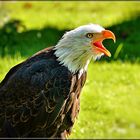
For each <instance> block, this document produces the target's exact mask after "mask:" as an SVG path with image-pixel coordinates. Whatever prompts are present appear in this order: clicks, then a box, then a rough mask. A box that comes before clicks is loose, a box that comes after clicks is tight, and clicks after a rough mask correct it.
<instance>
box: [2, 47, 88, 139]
mask: <svg viewBox="0 0 140 140" xmlns="http://www.w3.org/2000/svg"><path fill="white" fill-rule="evenodd" d="M78 75H79V72H77V73H76V74H72V73H71V72H70V71H69V70H68V68H66V67H65V66H63V65H61V64H60V63H59V62H58V61H57V57H56V56H55V55H54V50H53V49H52V48H50V49H44V50H42V51H40V52H38V53H37V54H35V55H33V56H32V57H31V58H29V59H27V60H26V61H24V62H22V63H20V64H18V65H17V66H15V67H13V68H12V69H11V70H10V71H9V72H8V73H7V75H6V76H5V78H4V80H3V81H2V82H1V83H0V136H1V137H61V138H62V137H65V135H66V134H68V133H70V131H71V128H72V126H73V124H74V121H75V118H76V116H77V114H78V112H79V108H80V106H79V105H80V99H79V95H80V92H81V89H82V87H83V85H84V83H85V80H86V72H85V73H83V74H82V75H81V77H80V78H78Z"/></svg>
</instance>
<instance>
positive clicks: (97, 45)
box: [93, 41, 111, 57]
mask: <svg viewBox="0 0 140 140" xmlns="http://www.w3.org/2000/svg"><path fill="white" fill-rule="evenodd" d="M93 44H94V46H96V49H97V51H99V52H102V53H104V54H105V55H106V56H109V57H110V56H111V53H110V52H109V51H108V50H107V49H106V48H105V47H104V46H103V44H102V42H101V41H97V42H94V43H93Z"/></svg>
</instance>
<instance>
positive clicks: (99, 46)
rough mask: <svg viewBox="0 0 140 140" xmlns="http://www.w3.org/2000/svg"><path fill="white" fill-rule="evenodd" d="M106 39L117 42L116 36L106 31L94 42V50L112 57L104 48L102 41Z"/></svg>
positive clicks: (98, 35)
mask: <svg viewBox="0 0 140 140" xmlns="http://www.w3.org/2000/svg"><path fill="white" fill-rule="evenodd" d="M104 39H113V41H114V42H115V41H116V38H115V35H114V33H113V32H111V31H109V30H104V31H102V32H101V33H100V34H97V37H96V39H94V41H93V42H92V45H93V49H94V50H95V51H96V52H97V53H104V54H105V55H106V56H109V57H111V53H110V52H109V51H108V50H107V49H106V48H105V47H104V46H103V44H102V41H103V40H104Z"/></svg>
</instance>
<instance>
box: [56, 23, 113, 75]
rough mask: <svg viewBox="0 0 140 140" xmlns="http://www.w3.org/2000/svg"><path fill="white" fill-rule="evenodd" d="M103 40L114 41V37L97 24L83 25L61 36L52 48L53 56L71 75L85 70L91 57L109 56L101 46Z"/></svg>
mask: <svg viewBox="0 0 140 140" xmlns="http://www.w3.org/2000/svg"><path fill="white" fill-rule="evenodd" d="M104 39H113V40H114V41H115V35H114V34H113V33H112V32H111V31H109V30H105V29H104V28H103V27H101V26H100V25H97V24H88V25H83V26H80V27H78V28H76V29H74V30H71V31H69V32H66V33H65V34H64V35H63V37H62V38H61V40H60V41H59V42H58V43H57V45H56V46H55V48H54V49H55V50H56V51H55V55H56V56H57V57H58V61H60V63H61V64H63V65H64V66H66V67H68V69H69V70H70V71H71V72H73V73H75V72H77V71H79V70H86V69H87V66H88V64H89V61H90V59H91V58H92V57H93V58H94V60H96V59H97V58H100V57H101V56H102V55H103V54H105V55H107V56H109V57H110V56H111V54H110V52H109V51H108V50H107V49H106V48H105V47H104V46H103V44H102V41H103V40H104Z"/></svg>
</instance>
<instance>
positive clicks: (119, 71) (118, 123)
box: [0, 1, 140, 138]
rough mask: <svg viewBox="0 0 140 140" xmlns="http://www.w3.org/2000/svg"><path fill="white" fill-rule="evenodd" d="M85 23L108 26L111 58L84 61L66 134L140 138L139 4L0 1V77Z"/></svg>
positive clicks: (92, 136) (77, 136)
mask: <svg viewBox="0 0 140 140" xmlns="http://www.w3.org/2000/svg"><path fill="white" fill-rule="evenodd" d="M88 23H96V24H100V25H102V26H104V27H105V28H106V29H110V30H111V31H113V32H114V33H115V35H116V38H117V42H116V43H115V44H114V43H113V42H112V41H111V40H105V41H104V45H105V46H106V48H107V49H109V50H110V51H111V53H112V57H111V58H107V57H102V58H101V60H100V61H96V62H93V61H92V62H91V63H90V65H89V69H88V77H87V81H86V84H85V87H84V89H83V91H82V95H81V110H80V114H79V117H78V119H77V121H76V123H75V125H74V128H73V131H72V134H71V136H70V138H140V44H139V41H140V2H133V1H131V2H123V1H118V2H113V1H99V2H97V1H96V2H92V1H88V2H86V1H85V2H80V1H73V2H72V1H71V2H64V1H63V2H59V1H57V2H51V1H50V2H49V1H48V2H39V1H38V2H27V1H26V2H16V1H12V2H10V1H9V2H8V1H7V2H2V1H0V81H1V80H2V79H3V78H4V76H5V74H6V73H7V72H8V70H9V69H10V68H11V67H12V66H14V65H16V64H18V63H20V62H22V61H23V60H25V59H26V58H28V57H30V56H31V55H33V54H34V53H36V52H37V51H39V50H41V49H43V48H46V47H49V46H52V45H55V44H56V43H57V41H58V40H59V39H60V38H61V36H62V35H63V33H65V32H66V31H68V30H71V29H73V28H75V27H77V26H80V25H83V24H88Z"/></svg>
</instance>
